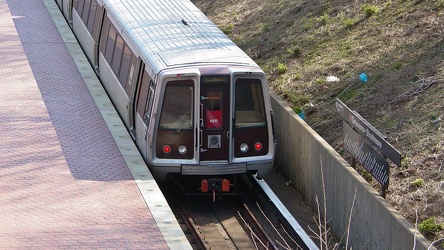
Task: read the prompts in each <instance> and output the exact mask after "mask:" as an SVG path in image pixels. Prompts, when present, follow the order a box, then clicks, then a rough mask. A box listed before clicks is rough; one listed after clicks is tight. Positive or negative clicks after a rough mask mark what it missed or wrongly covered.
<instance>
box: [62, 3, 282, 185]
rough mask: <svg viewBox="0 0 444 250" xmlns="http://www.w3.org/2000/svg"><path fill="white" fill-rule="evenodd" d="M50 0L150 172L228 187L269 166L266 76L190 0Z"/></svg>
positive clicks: (165, 177) (269, 113) (270, 136)
mask: <svg viewBox="0 0 444 250" xmlns="http://www.w3.org/2000/svg"><path fill="white" fill-rule="evenodd" d="M56 1H57V3H58V5H59V7H60V9H61V10H62V12H63V14H64V16H65V18H66V19H67V21H68V23H70V24H71V25H72V26H71V27H72V29H73V31H74V34H75V35H76V37H77V39H78V41H79V43H80V44H81V46H82V48H83V50H84V52H85V54H86V56H87V58H88V60H89V61H90V62H91V65H92V66H93V67H94V69H95V70H96V73H97V75H98V76H99V78H100V80H101V82H102V84H103V86H104V88H105V90H106V91H107V93H108V95H109V97H110V99H111V100H112V102H113V104H114V106H115V108H116V110H117V111H118V113H119V115H120V116H121V118H122V121H123V122H124V124H125V126H126V127H127V129H128V131H129V133H130V135H131V136H132V138H133V139H134V141H135V142H136V145H137V147H138V149H139V151H140V153H141V154H142V156H143V157H144V159H145V161H146V163H147V165H148V166H149V168H150V170H151V172H152V173H153V175H154V177H155V178H156V180H159V181H165V180H173V179H177V178H179V177H180V178H184V177H188V178H187V180H188V182H189V183H195V186H194V184H192V185H191V187H192V188H191V189H198V190H200V192H211V191H212V192H213V193H214V192H215V191H217V192H232V190H233V186H235V184H236V176H237V175H238V174H244V173H251V174H257V176H258V177H259V178H261V177H263V176H265V175H266V174H267V173H268V172H269V171H270V169H271V168H272V164H273V159H274V152H275V138H274V134H273V128H272V110H271V105H270V96H269V92H268V83H267V78H266V75H265V74H264V72H263V71H262V70H261V68H260V67H259V66H258V65H257V64H256V63H255V62H254V61H253V60H252V59H251V58H249V57H248V56H247V55H246V54H245V53H244V52H243V51H242V50H241V49H240V48H239V47H237V46H236V45H235V44H234V43H233V42H232V41H231V40H230V39H229V38H228V37H227V36H226V35H225V34H224V33H223V32H221V31H220V30H219V29H218V28H217V26H216V25H214V24H213V23H212V22H211V21H210V20H209V19H208V18H207V17H206V16H205V15H204V14H203V13H202V12H200V11H199V9H198V8H197V7H196V6H194V5H193V4H192V2H191V1H189V0H71V1H69V0H56ZM194 187H196V188H194Z"/></svg>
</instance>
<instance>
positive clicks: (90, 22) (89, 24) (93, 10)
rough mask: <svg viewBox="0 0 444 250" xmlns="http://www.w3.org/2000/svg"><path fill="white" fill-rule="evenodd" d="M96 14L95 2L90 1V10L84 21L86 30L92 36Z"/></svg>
mask: <svg viewBox="0 0 444 250" xmlns="http://www.w3.org/2000/svg"><path fill="white" fill-rule="evenodd" d="M96 14H97V0H92V1H91V8H90V10H89V15H88V19H87V21H86V28H87V29H88V31H89V33H90V34H91V35H92V33H93V27H94V21H95V17H96Z"/></svg>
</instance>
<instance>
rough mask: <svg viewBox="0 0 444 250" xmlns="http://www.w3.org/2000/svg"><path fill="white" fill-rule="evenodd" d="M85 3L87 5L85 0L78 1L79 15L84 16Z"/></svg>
mask: <svg viewBox="0 0 444 250" xmlns="http://www.w3.org/2000/svg"><path fill="white" fill-rule="evenodd" d="M84 5H85V0H79V2H78V3H77V8H76V11H77V13H78V14H79V16H82V13H83V6H84Z"/></svg>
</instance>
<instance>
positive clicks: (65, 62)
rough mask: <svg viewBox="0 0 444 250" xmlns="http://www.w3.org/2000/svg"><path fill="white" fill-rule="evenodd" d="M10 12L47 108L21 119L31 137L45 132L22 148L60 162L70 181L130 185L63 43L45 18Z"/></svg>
mask: <svg viewBox="0 0 444 250" xmlns="http://www.w3.org/2000/svg"><path fill="white" fill-rule="evenodd" d="M42 4H43V3H42ZM10 12H11V14H12V16H13V22H14V25H15V27H16V30H17V33H18V36H19V39H20V42H21V45H22V47H23V50H24V51H25V53H26V57H27V61H28V63H29V67H30V69H31V71H32V74H33V76H34V78H35V81H36V84H37V86H38V90H39V92H40V94H41V96H42V99H43V104H44V107H42V108H43V109H44V108H46V113H45V112H44V111H43V112H42V113H41V114H39V115H34V116H27V117H24V119H26V120H27V121H28V122H30V123H33V128H32V129H31V130H29V136H30V137H32V135H33V134H39V133H40V134H41V133H43V130H45V131H46V132H44V133H47V136H44V137H39V138H42V139H40V140H39V141H35V142H33V141H32V140H30V141H28V142H27V143H28V145H27V146H29V147H34V148H35V149H36V150H37V151H38V152H37V155H40V156H41V157H46V158H48V159H51V158H52V159H58V158H59V159H60V161H58V160H57V161H54V162H56V164H57V165H58V167H59V168H64V167H68V168H69V171H70V172H71V174H72V176H73V177H74V178H75V179H81V180H94V181H118V180H133V177H132V175H131V172H130V171H129V169H128V167H127V165H126V163H125V161H124V159H123V157H122V155H121V153H120V151H119V148H118V147H117V146H116V143H115V142H114V139H113V137H112V135H111V133H110V132H109V129H108V128H107V126H106V124H105V121H104V120H103V118H102V116H101V114H100V112H99V109H98V108H97V106H96V104H95V102H94V100H93V98H92V97H91V94H90V93H89V91H88V89H87V87H86V86H85V84H84V81H83V79H82V76H81V75H80V73H79V71H78V70H77V68H76V65H75V63H74V61H73V59H72V58H71V57H70V55H69V53H68V50H67V47H66V45H65V43H64V41H63V39H62V38H61V36H60V34H59V33H58V31H57V29H56V28H55V27H49V26H54V23H53V21H52V20H51V21H48V18H49V19H51V17H50V15H49V14H48V15H44V16H37V14H35V13H34V12H33V9H32V8H29V6H24V7H23V8H20V7H19V6H18V5H11V6H10ZM40 14H41V13H40ZM11 46H12V45H11ZM22 66H24V67H27V65H22ZM25 108H26V107H25ZM54 133H55V135H54ZM41 140H44V141H46V142H44V141H41ZM32 143H34V145H32ZM30 144H31V145H30ZM46 145H52V146H51V150H47V149H45V148H43V147H45V146H46ZM24 157H25V156H24ZM17 160H19V159H17Z"/></svg>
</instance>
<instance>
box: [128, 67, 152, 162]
mask: <svg viewBox="0 0 444 250" xmlns="http://www.w3.org/2000/svg"><path fill="white" fill-rule="evenodd" d="M154 87H155V86H154V83H153V81H151V77H150V76H149V75H148V73H147V72H146V70H145V69H144V67H142V72H141V76H140V80H139V88H138V90H137V91H138V93H137V98H136V104H135V111H136V112H135V117H134V129H133V130H131V135H132V136H133V138H135V139H136V144H137V147H138V148H139V150H140V152H141V154H142V155H143V156H144V157H146V154H147V143H146V138H147V130H148V125H149V122H150V117H151V109H152V104H153V97H154Z"/></svg>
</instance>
